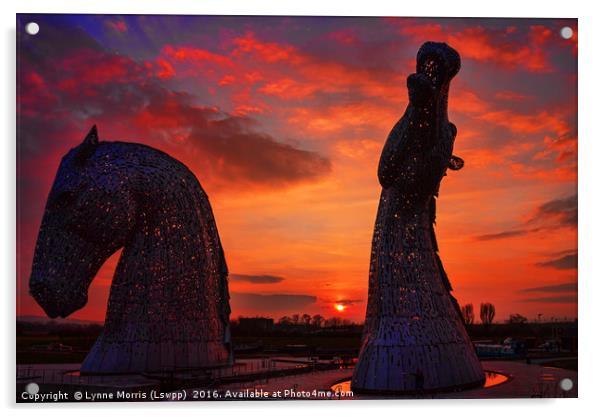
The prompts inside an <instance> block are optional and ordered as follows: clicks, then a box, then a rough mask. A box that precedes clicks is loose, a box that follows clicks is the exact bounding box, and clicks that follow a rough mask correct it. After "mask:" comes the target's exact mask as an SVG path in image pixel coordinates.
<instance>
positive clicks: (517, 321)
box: [508, 313, 527, 324]
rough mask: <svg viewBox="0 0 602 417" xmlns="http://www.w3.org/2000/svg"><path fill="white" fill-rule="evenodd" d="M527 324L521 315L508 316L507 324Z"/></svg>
mask: <svg viewBox="0 0 602 417" xmlns="http://www.w3.org/2000/svg"><path fill="white" fill-rule="evenodd" d="M526 322H527V318H526V317H525V316H523V315H521V314H518V313H517V314H510V318H509V319H508V323H510V324H524V323H526Z"/></svg>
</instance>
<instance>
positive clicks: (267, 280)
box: [229, 274, 284, 284]
mask: <svg viewBox="0 0 602 417" xmlns="http://www.w3.org/2000/svg"><path fill="white" fill-rule="evenodd" d="M229 278H230V279H231V280H232V281H244V282H250V283H252V284H276V283H278V282H282V281H284V278H282V277H277V276H274V275H245V274H230V277H229Z"/></svg>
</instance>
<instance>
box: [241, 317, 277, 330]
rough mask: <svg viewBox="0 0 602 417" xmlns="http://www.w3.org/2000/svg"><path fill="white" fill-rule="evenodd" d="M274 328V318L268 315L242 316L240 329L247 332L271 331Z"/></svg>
mask: <svg viewBox="0 0 602 417" xmlns="http://www.w3.org/2000/svg"><path fill="white" fill-rule="evenodd" d="M273 328H274V319H271V318H267V317H241V318H239V319H238V329H239V330H240V331H241V332H245V333H254V332H270V331H272V329H273Z"/></svg>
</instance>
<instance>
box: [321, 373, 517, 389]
mask: <svg viewBox="0 0 602 417" xmlns="http://www.w3.org/2000/svg"><path fill="white" fill-rule="evenodd" d="M506 381H508V376H507V375H504V374H500V373H499V372H493V371H485V384H484V385H483V388H491V387H495V386H496V385H500V384H503V383H504V382H506ZM330 389H331V390H332V391H339V392H341V391H342V392H347V391H351V379H347V380H345V381H341V382H337V383H336V384H334V385H333V386H331V387H330Z"/></svg>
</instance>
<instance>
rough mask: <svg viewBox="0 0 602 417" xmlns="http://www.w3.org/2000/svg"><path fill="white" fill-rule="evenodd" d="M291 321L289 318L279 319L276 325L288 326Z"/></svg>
mask: <svg viewBox="0 0 602 417" xmlns="http://www.w3.org/2000/svg"><path fill="white" fill-rule="evenodd" d="M292 322H293V320H292V319H291V318H290V317H289V316H284V317H280V319H279V320H278V324H280V325H282V326H290V325H291V323H292Z"/></svg>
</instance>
